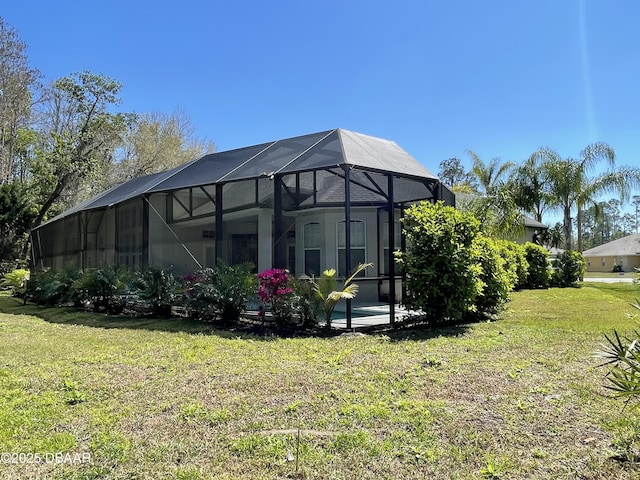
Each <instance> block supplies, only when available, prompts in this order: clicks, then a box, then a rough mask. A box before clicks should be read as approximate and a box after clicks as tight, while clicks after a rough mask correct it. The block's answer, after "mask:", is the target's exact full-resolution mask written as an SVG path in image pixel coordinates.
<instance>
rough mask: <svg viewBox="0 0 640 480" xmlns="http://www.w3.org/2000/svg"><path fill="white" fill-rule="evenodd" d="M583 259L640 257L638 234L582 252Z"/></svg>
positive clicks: (639, 234) (639, 235)
mask: <svg viewBox="0 0 640 480" xmlns="http://www.w3.org/2000/svg"><path fill="white" fill-rule="evenodd" d="M582 255H583V256H585V257H606V256H628V255H640V233H634V234H632V235H627V236H626V237H622V238H619V239H617V240H613V241H611V242H609V243H605V244H603V245H599V246H597V247H593V248H590V249H589V250H585V251H584V252H582Z"/></svg>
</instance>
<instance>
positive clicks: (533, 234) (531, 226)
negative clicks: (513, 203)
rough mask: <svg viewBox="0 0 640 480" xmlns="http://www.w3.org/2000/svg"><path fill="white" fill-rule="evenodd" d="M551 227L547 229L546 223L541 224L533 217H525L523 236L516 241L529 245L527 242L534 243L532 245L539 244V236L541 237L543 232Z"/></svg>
mask: <svg viewBox="0 0 640 480" xmlns="http://www.w3.org/2000/svg"><path fill="white" fill-rule="evenodd" d="M548 228H549V227H547V226H546V225H545V224H544V223H542V222H539V221H537V220H535V219H533V218H531V217H526V216H525V217H524V232H523V233H522V235H521V236H520V238H518V240H516V242H518V243H527V242H532V243H538V242H537V237H538V235H540V234H541V233H542V232H543V230H547V229H548Z"/></svg>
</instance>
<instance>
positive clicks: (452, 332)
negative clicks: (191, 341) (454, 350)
mask: <svg viewBox="0 0 640 480" xmlns="http://www.w3.org/2000/svg"><path fill="white" fill-rule="evenodd" d="M0 312H2V313H7V314H12V315H29V316H33V317H37V318H41V319H42V320H44V321H46V322H49V323H56V324H63V325H64V324H66V325H81V326H85V327H92V328H105V329H110V328H114V329H130V330H149V331H161V332H173V333H188V334H201V335H216V336H218V337H221V338H233V339H236V338H251V339H254V340H265V341H270V340H275V339H278V338H309V337H316V338H332V337H337V336H340V335H347V336H348V335H353V332H347V331H345V330H338V329H332V330H330V331H327V330H326V329H324V328H322V327H320V326H319V327H316V328H313V329H301V328H296V327H287V326H276V325H274V324H266V325H265V324H262V323H260V322H256V321H251V320H246V319H243V320H241V321H239V322H235V323H222V322H203V321H199V320H194V319H191V318H184V317H176V316H173V317H170V318H151V317H146V316H127V315H108V314H103V313H95V312H90V311H87V310H82V309H78V308H75V307H47V306H42V305H36V304H33V303H27V304H23V301H22V300H21V299H18V298H15V297H10V296H8V295H0ZM469 323H473V322H469V321H466V322H464V323H463V322H461V323H446V324H442V323H437V324H430V323H428V322H425V321H423V320H421V319H416V318H413V319H407V320H403V321H399V322H397V323H395V324H394V325H390V324H386V325H376V326H372V327H367V328H360V329H358V332H359V333H364V334H368V335H386V336H387V337H389V339H390V340H392V341H407V340H413V341H422V340H428V339H430V338H435V337H441V336H445V337H457V336H461V335H463V334H464V333H465V332H466V331H467V330H468V327H469Z"/></svg>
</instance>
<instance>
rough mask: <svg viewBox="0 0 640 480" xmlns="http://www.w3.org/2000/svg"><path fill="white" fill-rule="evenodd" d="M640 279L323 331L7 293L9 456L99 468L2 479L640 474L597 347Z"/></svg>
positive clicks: (639, 449)
mask: <svg viewBox="0 0 640 480" xmlns="http://www.w3.org/2000/svg"><path fill="white" fill-rule="evenodd" d="M637 288H638V287H637V286H636V285H631V284H585V285H584V286H582V287H581V288H575V289H556V288H552V289H546V290H544V289H541V290H528V291H519V292H515V293H513V294H512V297H511V300H510V302H509V303H508V304H507V306H506V307H507V308H506V310H505V311H503V312H502V313H501V314H500V316H499V319H498V320H497V321H492V322H480V323H474V324H461V325H449V326H441V327H439V328H435V329H422V330H420V329H409V328H405V329H398V330H395V331H388V332H385V333H376V334H370V335H364V336H358V335H348V336H339V335H331V336H326V337H324V338H318V337H299V338H277V337H272V336H263V335H247V334H242V333H239V332H237V331H224V330H216V329H215V328H214V327H213V325H212V324H203V323H202V322H197V321H194V320H188V319H183V318H174V319H163V320H158V319H151V318H142V319H129V318H126V317H110V316H107V315H104V314H99V315H98V314H94V313H91V312H87V311H81V310H77V309H66V308H59V307H57V308H43V307H40V306H35V305H32V304H28V305H26V306H23V305H22V302H21V301H20V300H19V299H16V298H12V297H9V296H8V295H3V296H0V312H3V313H0V345H2V348H1V349H0V396H1V400H0V451H2V452H16V453H20V452H22V453H29V452H39V453H46V452H64V453H71V454H75V453H79V454H90V459H91V461H90V462H85V463H81V462H76V463H70V462H68V463H60V464H53V463H40V464H38V463H23V464H14V463H8V462H7V463H0V477H2V478H52V479H90V478H112V479H130V478H158V479H165V478H172V479H173V478H177V479H214V478H215V479H218V478H222V479H240V478H243V479H244V478H252V479H267V478H269V479H273V478H322V479H326V478H332V479H353V478H365V479H367V478H369V479H374V478H375V479H379V478H388V479H395V478H405V479H418V478H420V479H422V478H433V479H478V478H503V479H506V478H508V479H549V478H555V479H575V478H581V479H611V478H616V479H633V478H639V477H640V469H639V468H638V466H637V464H636V463H634V462H637V461H638V458H639V457H640V434H638V431H639V430H640V412H639V411H638V407H637V405H636V404H635V403H630V404H629V405H627V407H626V408H625V409H624V410H623V409H622V407H623V404H624V402H623V401H621V400H619V399H616V398H612V397H611V396H610V393H609V391H608V390H607V388H606V387H605V385H606V383H605V378H604V375H605V374H606V368H604V367H600V366H599V365H600V364H601V360H600V359H598V358H597V357H596V356H595V352H596V351H597V350H598V348H599V347H600V346H601V344H602V343H603V341H604V336H603V335H604V334H605V333H608V332H611V331H613V329H616V330H618V331H620V332H621V333H625V332H632V331H633V330H634V329H636V328H637V320H638V318H637V317H634V316H633V315H634V314H635V313H634V309H633V308H631V307H630V306H629V303H631V302H634V301H635V299H636V298H637V296H638V294H637ZM636 313H637V311H636ZM79 458H82V457H79Z"/></svg>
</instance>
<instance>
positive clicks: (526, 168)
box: [508, 151, 551, 222]
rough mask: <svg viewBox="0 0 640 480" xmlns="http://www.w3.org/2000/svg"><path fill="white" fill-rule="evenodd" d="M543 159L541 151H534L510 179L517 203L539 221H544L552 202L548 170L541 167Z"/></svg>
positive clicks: (514, 171)
mask: <svg viewBox="0 0 640 480" xmlns="http://www.w3.org/2000/svg"><path fill="white" fill-rule="evenodd" d="M543 160H544V156H543V155H541V153H540V151H537V152H534V153H533V154H532V155H531V156H530V157H529V158H528V159H527V160H525V161H524V162H523V163H522V164H521V165H519V166H518V167H517V168H516V169H515V170H513V172H512V174H511V177H510V178H509V181H508V183H509V188H510V189H511V191H512V192H513V197H514V202H515V204H516V205H517V206H518V207H520V208H522V209H523V210H524V211H525V212H529V213H531V214H532V215H533V216H534V218H535V219H536V220H537V221H538V222H542V215H543V213H544V212H545V210H547V209H548V208H549V206H550V205H549V204H550V203H551V199H550V198H549V194H548V183H549V182H548V178H547V172H546V171H545V169H543V168H541V165H542V162H543Z"/></svg>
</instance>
